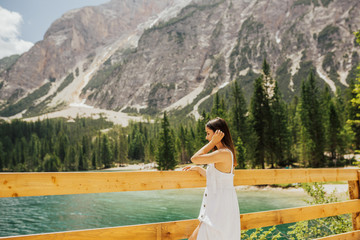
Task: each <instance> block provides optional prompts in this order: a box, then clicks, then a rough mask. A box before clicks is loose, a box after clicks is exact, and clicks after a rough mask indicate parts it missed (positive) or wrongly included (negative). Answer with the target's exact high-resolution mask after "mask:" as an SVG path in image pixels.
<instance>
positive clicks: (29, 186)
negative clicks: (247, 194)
mask: <svg viewBox="0 0 360 240" xmlns="http://www.w3.org/2000/svg"><path fill="white" fill-rule="evenodd" d="M351 180H357V169H339V168H337V169H265V170H260V169H259V170H236V171H235V178H234V184H235V185H262V184H281V183H300V182H326V181H351ZM205 185H206V179H205V177H202V176H200V174H199V173H198V172H195V171H188V172H183V171H142V172H56V173H1V174H0V197H25V196H41V195H63V194H84V193H101V192H121V191H145V190H163V189H180V188H197V187H205Z"/></svg>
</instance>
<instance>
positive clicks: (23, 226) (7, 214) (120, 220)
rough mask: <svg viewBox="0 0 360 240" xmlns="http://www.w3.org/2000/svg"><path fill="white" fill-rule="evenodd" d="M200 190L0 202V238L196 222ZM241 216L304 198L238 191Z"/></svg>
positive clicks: (297, 203) (294, 194)
mask: <svg viewBox="0 0 360 240" xmlns="http://www.w3.org/2000/svg"><path fill="white" fill-rule="evenodd" d="M203 192H204V189H203V188H199V189H180V190H161V191H141V192H119V193H96V194H81V195H62V196H40V197H22V198H0V212H1V215H0V236H11V235H22V234H35V233H46V232H57V231H69V230H78V229H91V228H101V227H114V226H122V225H133V224H144V223H153V222H166V221H176V220H185V219H193V218H197V216H198V213H199V210H200V204H201V200H202V195H203ZM237 195H238V199H239V206H240V211H241V213H248V212H257V211H265V210H272V209H282V208H289V207H297V206H304V205H305V203H304V201H303V199H304V198H305V197H306V195H305V193H303V192H299V191H288V190H245V191H244V190H239V191H237Z"/></svg>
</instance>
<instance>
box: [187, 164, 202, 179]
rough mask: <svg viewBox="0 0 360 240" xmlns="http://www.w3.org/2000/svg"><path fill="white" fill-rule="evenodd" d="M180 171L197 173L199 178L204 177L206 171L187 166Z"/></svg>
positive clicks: (197, 167)
mask: <svg viewBox="0 0 360 240" xmlns="http://www.w3.org/2000/svg"><path fill="white" fill-rule="evenodd" d="M182 171H197V172H198V173H200V175H201V176H204V177H206V171H205V169H203V168H202V167H199V166H187V167H184V168H183V169H182Z"/></svg>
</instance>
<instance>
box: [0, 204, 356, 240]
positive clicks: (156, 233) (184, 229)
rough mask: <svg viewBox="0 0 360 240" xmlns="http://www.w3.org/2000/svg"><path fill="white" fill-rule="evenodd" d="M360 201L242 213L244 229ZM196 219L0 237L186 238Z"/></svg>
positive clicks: (326, 213) (324, 213) (352, 208)
mask: <svg viewBox="0 0 360 240" xmlns="http://www.w3.org/2000/svg"><path fill="white" fill-rule="evenodd" d="M359 209H360V200H350V201H346V202H340V203H330V204H321V205H314V206H306V207H299V208H290V209H282V210H274V211H266V212H255V213H246V214H241V215H240V219H241V229H242V230H249V229H252V228H259V227H267V226H273V225H279V224H284V223H293V222H298V221H304V220H311V219H316V218H323V217H330V216H335V215H340V214H345V213H353V212H357V211H359ZM198 224H199V221H198V220H197V219H192V220H184V221H176V222H163V223H154V224H142V225H134V226H122V227H114V228H100V229H90V230H80V231H70V232H60V233H51V234H50V233H49V234H36V235H26V236H15V237H3V238H0V239H16V240H18V239H22V240H43V239H44V240H45V239H54V240H57V239H70V240H72V239H79V240H82V239H84V240H85V239H90V240H91V239H110V240H111V239H133V240H138V239H139V240H140V239H169V240H170V239H183V238H188V237H189V236H190V234H191V233H192V232H193V230H194V229H195V228H196V226H197V225H198Z"/></svg>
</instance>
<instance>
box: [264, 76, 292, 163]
mask: <svg viewBox="0 0 360 240" xmlns="http://www.w3.org/2000/svg"><path fill="white" fill-rule="evenodd" d="M287 116H288V114H287V111H286V104H285V102H284V101H283V100H282V97H281V94H280V90H279V87H278V84H277V82H275V88H274V93H273V97H272V99H271V120H272V124H271V128H272V130H273V131H272V135H271V136H269V138H271V139H272V141H271V142H272V143H273V145H272V146H271V149H270V151H272V153H273V156H274V162H273V163H276V164H277V165H279V166H283V167H284V166H286V165H289V164H290V162H289V154H290V133H289V128H288V117H287Z"/></svg>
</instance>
